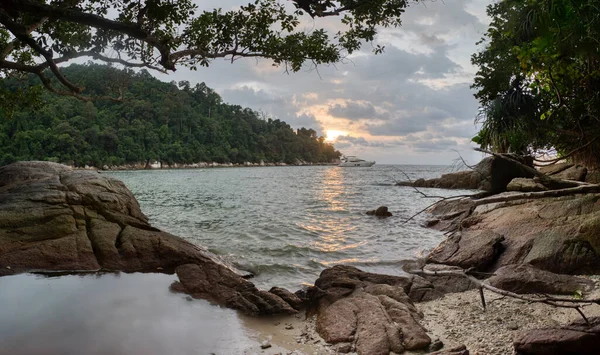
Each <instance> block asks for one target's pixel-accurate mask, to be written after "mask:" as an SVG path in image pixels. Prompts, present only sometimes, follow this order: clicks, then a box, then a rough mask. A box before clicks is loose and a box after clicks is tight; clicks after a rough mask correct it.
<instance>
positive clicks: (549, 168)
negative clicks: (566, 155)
mask: <svg viewBox="0 0 600 355" xmlns="http://www.w3.org/2000/svg"><path fill="white" fill-rule="evenodd" d="M572 166H574V164H571V163H556V164H551V165H546V166H540V167H539V168H538V170H539V171H540V173H542V174H546V175H554V174H558V173H560V172H561V171H564V170H567V169H569V168H570V167H572Z"/></svg>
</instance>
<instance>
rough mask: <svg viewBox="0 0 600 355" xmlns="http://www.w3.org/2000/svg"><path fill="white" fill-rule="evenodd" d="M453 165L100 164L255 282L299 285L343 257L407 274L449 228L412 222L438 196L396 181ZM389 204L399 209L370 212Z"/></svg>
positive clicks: (152, 209)
mask: <svg viewBox="0 0 600 355" xmlns="http://www.w3.org/2000/svg"><path fill="white" fill-rule="evenodd" d="M452 171H453V170H452V168H451V167H445V166H409V165H375V166H373V167H371V168H340V167H336V166H289V167H255V168H219V169H189V170H149V171H122V172H102V173H103V174H107V175H110V176H112V177H114V178H117V179H120V180H122V181H123V182H124V183H125V184H126V185H127V187H128V188H129V189H130V190H131V191H132V192H133V194H134V195H135V196H136V198H137V199H138V201H139V203H140V206H141V208H142V211H143V212H144V213H145V214H146V215H147V216H148V217H149V218H150V223H152V225H154V226H155V227H158V228H161V229H163V230H165V231H167V232H170V233H172V234H175V235H179V236H181V237H183V238H185V239H187V240H189V241H191V242H192V243H195V244H197V245H200V246H202V247H204V248H206V249H208V250H209V251H211V252H213V253H215V254H217V255H218V256H219V257H221V258H222V259H223V260H225V261H227V262H229V263H232V264H233V265H235V266H236V267H238V268H240V269H242V270H247V271H250V272H252V273H254V274H255V278H254V279H253V280H252V281H253V282H254V283H255V284H257V286H258V287H261V288H270V287H271V286H281V287H286V288H289V289H290V290H292V291H295V290H297V289H298V288H300V287H301V286H302V285H303V284H312V283H313V282H314V281H315V280H316V278H317V277H318V275H319V273H320V272H321V271H322V270H323V269H325V268H327V267H330V266H333V265H336V264H348V265H353V266H356V267H358V268H361V269H363V270H367V271H372V272H381V273H388V274H400V273H401V265H400V262H401V261H402V260H406V259H412V258H415V257H417V256H419V255H421V254H423V253H426V252H427V251H428V250H430V249H432V248H433V247H435V246H436V245H437V244H438V243H439V242H440V241H441V240H442V239H443V235H442V234H441V233H440V232H438V231H435V230H431V229H427V228H424V227H422V223H423V222H424V221H425V220H426V219H427V218H428V217H427V214H421V215H419V216H417V217H416V218H414V219H412V220H410V221H408V222H406V221H407V220H408V219H409V218H410V217H411V216H413V215H414V214H416V213H417V212H419V211H421V210H422V209H424V208H426V207H427V206H429V205H430V204H432V203H433V202H435V201H436V199H433V198H425V197H423V196H422V195H421V194H419V193H418V192H417V191H415V189H413V188H410V187H400V186H395V183H396V181H400V180H406V179H407V177H409V178H410V179H413V180H414V179H417V178H420V177H423V178H432V177H437V176H439V175H441V174H443V173H448V172H452ZM422 191H424V192H426V193H427V194H429V195H436V196H452V195H459V194H464V193H465V191H456V190H454V191H449V190H440V189H422ZM467 193H472V191H471V192H467ZM382 205H385V206H388V208H389V210H390V212H392V213H393V216H392V217H389V218H386V219H379V218H376V217H374V216H368V215H366V214H365V213H366V212H367V211H368V210H372V209H375V208H377V207H378V206H382Z"/></svg>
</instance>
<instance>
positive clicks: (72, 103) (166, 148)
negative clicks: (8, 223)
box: [0, 64, 340, 166]
mask: <svg viewBox="0 0 600 355" xmlns="http://www.w3.org/2000/svg"><path fill="white" fill-rule="evenodd" d="M63 72H64V73H65V74H66V75H69V77H71V78H74V79H76V80H77V81H78V82H81V83H83V84H84V85H85V86H86V88H87V90H88V92H90V93H91V94H93V95H97V96H103V95H106V94H107V93H108V91H111V90H114V88H113V86H114V87H118V88H120V90H121V95H122V96H123V97H124V100H125V101H124V102H115V101H112V100H97V101H94V102H84V101H81V100H77V99H75V98H73V97H65V96H57V95H52V94H50V93H48V92H44V93H43V97H42V98H43V101H44V105H41V106H37V107H35V106H34V107H21V108H13V112H12V116H11V117H10V118H9V119H4V120H1V121H0V165H3V164H8V163H11V162H13V161H15V160H51V161H58V162H65V163H68V164H75V165H94V166H102V165H104V164H108V165H111V164H117V165H118V164H124V163H134V162H135V163H139V162H147V161H154V160H159V161H162V162H165V163H168V164H171V163H193V162H200V161H206V162H211V161H214V162H219V163H225V162H232V163H243V162H247V161H250V162H259V161H260V160H264V161H265V162H286V163H294V162H296V159H300V160H305V161H308V162H313V163H316V162H330V161H331V160H332V159H335V158H339V156H340V153H339V152H338V151H336V150H335V149H334V148H333V146H332V145H331V144H328V143H325V142H324V139H323V137H317V133H316V132H315V131H314V130H312V129H306V128H301V129H299V130H297V132H295V131H294V130H292V128H291V127H290V126H289V125H288V124H286V123H285V122H282V121H280V120H272V119H270V118H269V119H267V120H263V119H261V118H260V117H259V115H258V114H257V113H256V112H254V111H252V110H251V109H248V108H242V107H240V106H237V105H228V104H225V103H223V102H222V99H221V97H220V96H219V95H218V94H217V93H215V92H214V91H213V90H212V89H210V88H209V87H207V86H206V85H205V84H204V83H202V84H198V85H196V86H193V87H192V86H191V85H190V83H188V82H180V83H178V84H176V83H175V82H171V83H165V82H161V81H159V80H157V79H155V78H154V77H152V75H150V73H148V72H147V71H146V70H141V71H139V72H137V73H136V72H133V71H132V70H119V69H116V68H113V67H110V66H104V65H98V64H88V65H71V66H69V67H66V68H64V69H63ZM35 80H36V78H35V76H33V75H30V76H28V77H25V78H23V80H16V79H4V80H2V81H0V93H1V92H18V91H19V90H21V89H22V88H23V87H27V86H28V85H30V84H31V83H32V82H34V81H35Z"/></svg>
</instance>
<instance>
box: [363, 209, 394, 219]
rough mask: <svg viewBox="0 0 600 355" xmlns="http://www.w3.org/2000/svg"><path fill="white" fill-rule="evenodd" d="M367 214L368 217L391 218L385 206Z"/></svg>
mask: <svg viewBox="0 0 600 355" xmlns="http://www.w3.org/2000/svg"><path fill="white" fill-rule="evenodd" d="M367 214H368V215H369V216H377V217H391V216H392V213H391V212H388V208H387V207H386V206H380V207H378V208H377V209H376V210H371V211H368V212H367Z"/></svg>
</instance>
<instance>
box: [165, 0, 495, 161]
mask: <svg viewBox="0 0 600 355" xmlns="http://www.w3.org/2000/svg"><path fill="white" fill-rule="evenodd" d="M245 3H247V0H224V1H217V0H206V1H202V2H198V4H199V5H200V6H201V7H202V8H205V9H212V8H214V7H222V8H224V9H228V8H232V7H235V6H239V5H242V4H245ZM488 3H489V0H455V1H452V2H442V1H437V2H426V3H420V2H419V3H417V2H415V3H413V4H412V5H411V6H410V7H409V8H408V9H407V11H406V13H405V14H404V15H403V23H402V26H401V27H400V28H398V29H385V30H383V31H382V32H381V33H380V34H379V35H378V37H377V43H378V44H382V45H385V47H386V50H385V53H383V54H381V55H373V54H372V53H371V52H370V49H371V48H370V46H369V45H367V46H365V48H364V50H363V51H361V52H357V53H354V54H353V55H352V56H350V57H349V58H348V59H347V60H345V61H343V62H342V63H338V64H336V65H335V66H334V65H331V66H321V67H319V68H318V72H317V71H315V70H311V68H310V66H306V67H305V68H303V70H301V71H300V72H298V73H292V74H289V75H288V74H286V73H285V72H284V69H283V68H278V67H273V66H272V62H271V61H270V60H264V59H259V60H254V59H251V60H250V59H240V60H237V61H235V63H233V64H232V63H231V62H230V61H225V60H215V61H213V62H212V64H211V66H210V67H209V68H202V69H199V70H198V71H197V72H195V71H189V70H186V69H179V70H178V71H177V72H175V73H174V74H171V75H169V76H164V75H162V74H160V75H158V76H159V77H160V78H161V79H163V80H166V81H171V80H175V81H180V80H188V81H190V82H191V83H192V84H195V83H199V82H205V83H206V84H207V85H208V86H209V87H212V88H214V89H215V90H216V91H217V92H218V93H219V94H221V96H222V97H223V99H224V101H225V102H229V103H231V104H237V105H241V106H244V107H250V108H252V109H254V110H257V111H262V112H264V113H265V114H266V115H267V116H269V117H273V118H278V119H281V120H283V121H285V122H287V123H289V124H290V125H291V126H292V127H294V128H298V127H311V128H313V129H315V130H317V131H318V132H319V134H322V133H323V132H324V131H326V130H328V129H333V130H340V131H345V132H348V133H349V135H348V136H346V137H343V136H342V137H338V139H337V140H336V141H335V146H336V148H337V149H340V150H342V152H343V153H345V154H352V153H354V154H357V155H360V156H363V157H364V158H365V159H371V160H377V161H378V162H380V161H381V159H380V158H378V157H385V158H383V159H384V161H387V162H395V163H411V162H412V163H415V162H417V163H432V164H439V163H444V162H448V163H449V162H451V159H453V158H455V157H456V153H454V152H452V149H459V150H460V149H469V143H468V142H469V139H470V137H472V136H473V135H474V134H475V132H476V127H475V126H474V124H473V121H474V118H475V115H476V114H477V108H478V103H477V101H476V100H475V98H474V97H473V92H472V90H471V89H470V88H469V86H470V84H471V82H472V79H473V76H474V72H475V68H473V67H472V66H471V64H470V55H471V54H472V53H474V52H475V51H476V50H477V47H476V45H475V43H476V42H477V41H478V40H479V38H480V37H481V35H482V34H483V33H484V32H485V30H486V27H487V25H486V23H487V21H488V19H487V18H486V17H485V6H486V5H487V4H488ZM307 21H308V22H307V29H310V28H312V27H313V26H316V27H322V26H324V27H327V28H328V29H331V28H339V19H338V18H327V19H315V20H314V22H313V21H312V20H311V19H307Z"/></svg>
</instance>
